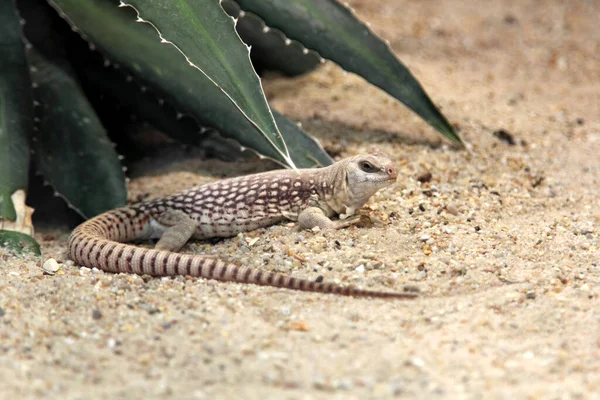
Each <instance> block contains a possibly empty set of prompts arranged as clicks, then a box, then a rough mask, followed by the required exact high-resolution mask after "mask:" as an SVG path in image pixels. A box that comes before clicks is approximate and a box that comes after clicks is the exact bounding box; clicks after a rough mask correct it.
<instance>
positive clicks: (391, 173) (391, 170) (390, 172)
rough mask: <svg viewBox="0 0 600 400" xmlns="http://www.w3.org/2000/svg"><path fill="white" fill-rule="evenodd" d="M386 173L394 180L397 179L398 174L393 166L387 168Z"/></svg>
mask: <svg viewBox="0 0 600 400" xmlns="http://www.w3.org/2000/svg"><path fill="white" fill-rule="evenodd" d="M385 172H387V174H388V175H389V176H390V177H392V178H395V177H396V174H397V173H396V168H394V167H391V166H390V167H387V168H386V169H385Z"/></svg>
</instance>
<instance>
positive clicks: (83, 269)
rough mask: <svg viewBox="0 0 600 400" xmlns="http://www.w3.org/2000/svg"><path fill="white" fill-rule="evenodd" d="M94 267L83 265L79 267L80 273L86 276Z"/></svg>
mask: <svg viewBox="0 0 600 400" xmlns="http://www.w3.org/2000/svg"><path fill="white" fill-rule="evenodd" d="M91 270H92V269H91V268H88V267H81V268H79V275H81V276H84V275H87V274H89V273H90V271H91Z"/></svg>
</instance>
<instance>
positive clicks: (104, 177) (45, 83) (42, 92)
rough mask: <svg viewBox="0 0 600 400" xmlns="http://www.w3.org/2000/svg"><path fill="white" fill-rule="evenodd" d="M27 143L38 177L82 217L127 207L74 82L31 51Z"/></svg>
mask: <svg viewBox="0 0 600 400" xmlns="http://www.w3.org/2000/svg"><path fill="white" fill-rule="evenodd" d="M29 60H30V64H31V66H32V67H33V68H32V69H33V71H34V72H32V75H31V76H32V79H33V82H34V83H35V84H36V88H35V90H34V98H35V100H36V101H37V102H38V104H39V106H38V107H36V117H37V118H36V119H37V121H38V122H37V123H36V131H37V132H38V133H36V134H35V135H34V141H33V143H32V146H33V149H34V151H35V153H34V154H35V160H36V163H37V166H38V168H39V170H40V172H41V173H42V174H43V175H44V177H46V179H47V180H48V181H49V182H50V183H51V184H52V186H53V187H54V189H55V190H57V191H58V193H60V194H61V196H63V197H64V198H65V199H66V200H67V201H68V203H69V204H70V205H71V206H72V207H73V208H74V209H75V210H77V211H78V212H79V214H81V215H82V216H83V217H84V218H89V217H92V216H94V215H97V214H99V213H101V212H103V211H106V210H109V209H112V208H116V207H120V206H123V205H125V204H126V202H127V190H126V188H125V174H124V173H123V169H122V167H121V164H120V162H119V159H118V155H117V153H116V152H115V149H114V148H113V145H112V143H111V141H110V140H108V137H107V135H106V132H105V130H104V128H103V127H102V124H101V123H100V121H99V120H98V118H97V116H96V113H95V112H94V109H93V108H92V107H91V106H90V104H89V102H88V100H87V99H86V97H85V95H84V94H83V92H82V90H81V88H80V87H79V84H78V83H77V81H76V80H75V79H74V78H73V76H71V74H70V73H69V72H68V71H66V70H65V69H63V68H62V67H61V66H59V65H57V64H55V63H53V62H52V61H50V60H48V59H46V58H44V57H43V56H42V55H40V54H39V53H38V52H36V51H35V50H32V51H30V52H29Z"/></svg>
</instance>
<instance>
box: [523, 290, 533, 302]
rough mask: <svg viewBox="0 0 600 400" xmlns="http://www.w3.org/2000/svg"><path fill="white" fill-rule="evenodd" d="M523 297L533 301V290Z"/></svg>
mask: <svg viewBox="0 0 600 400" xmlns="http://www.w3.org/2000/svg"><path fill="white" fill-rule="evenodd" d="M525 297H526V298H527V299H529V300H533V299H535V292H534V291H533V290H530V291H528V292H527V293H526V294H525Z"/></svg>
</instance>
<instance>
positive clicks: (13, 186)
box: [0, 0, 33, 221]
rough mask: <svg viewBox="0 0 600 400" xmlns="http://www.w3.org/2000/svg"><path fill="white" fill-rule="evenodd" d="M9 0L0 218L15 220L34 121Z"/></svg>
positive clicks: (1, 100) (1, 37) (4, 7)
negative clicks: (15, 201)
mask: <svg viewBox="0 0 600 400" xmlns="http://www.w3.org/2000/svg"><path fill="white" fill-rule="evenodd" d="M20 29H21V28H20V25H19V17H18V15H17V13H16V10H15V8H14V4H13V2H12V1H10V0H2V1H0V220H2V219H7V220H10V221H15V220H16V219H17V215H16V211H15V207H14V204H13V202H12V200H11V198H10V197H11V195H12V194H13V193H15V192H16V191H17V190H19V189H21V190H26V189H27V174H28V169H29V145H28V140H29V135H30V133H31V124H32V120H33V110H32V100H31V81H30V80H29V70H28V66H27V61H26V59H25V49H24V44H23V41H22V39H21V36H20V34H19V33H20Z"/></svg>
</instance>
